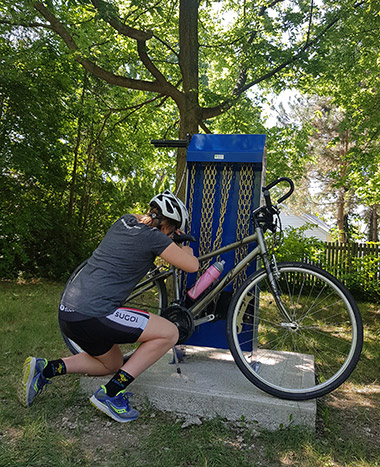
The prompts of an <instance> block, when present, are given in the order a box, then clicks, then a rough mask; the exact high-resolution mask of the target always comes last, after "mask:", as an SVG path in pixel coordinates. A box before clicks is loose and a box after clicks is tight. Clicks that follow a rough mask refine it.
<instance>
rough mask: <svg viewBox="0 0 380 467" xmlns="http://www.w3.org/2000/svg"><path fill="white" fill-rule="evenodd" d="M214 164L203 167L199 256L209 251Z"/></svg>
mask: <svg viewBox="0 0 380 467" xmlns="http://www.w3.org/2000/svg"><path fill="white" fill-rule="evenodd" d="M215 184H216V164H212V163H206V164H205V167H204V181H203V193H202V210H201V229H200V239H199V255H200V256H201V255H204V254H206V253H208V252H210V251H211V239H212V224H213V220H214V205H215ZM210 261H211V259H210V260H208V261H206V262H205V263H204V265H203V268H202V270H205V269H207V268H208V266H209V264H210Z"/></svg>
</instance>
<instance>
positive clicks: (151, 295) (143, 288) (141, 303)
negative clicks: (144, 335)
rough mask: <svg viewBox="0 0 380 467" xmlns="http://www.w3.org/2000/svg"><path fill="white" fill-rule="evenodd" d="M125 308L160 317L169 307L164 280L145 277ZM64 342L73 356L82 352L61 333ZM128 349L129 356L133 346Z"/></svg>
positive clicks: (126, 351) (124, 350) (125, 350)
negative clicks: (147, 312)
mask: <svg viewBox="0 0 380 467" xmlns="http://www.w3.org/2000/svg"><path fill="white" fill-rule="evenodd" d="M123 306H125V307H127V308H128V307H130V308H137V309H139V310H144V311H149V312H150V313H154V314H157V315H160V314H161V312H162V311H163V310H164V309H165V308H167V306H168V297H167V292H166V286H165V281H164V279H158V280H154V279H153V280H152V279H151V278H150V277H149V276H146V277H144V278H143V279H142V280H141V281H140V282H139V283H138V284H137V286H136V287H135V288H134V290H133V291H132V293H131V294H130V296H129V297H128V299H127V300H126V302H125V303H124V304H123ZM61 334H62V337H63V340H64V341H65V344H66V346H67V347H68V349H69V350H70V352H71V353H72V354H74V355H75V354H77V353H80V352H82V349H81V347H80V346H79V345H78V344H77V343H75V342H74V341H73V340H72V339H69V338H68V337H67V336H65V334H64V333H63V332H62V331H61ZM126 347H128V349H122V351H123V353H125V354H127V353H129V351H130V350H131V349H130V347H131V345H130V344H129V345H127V344H126Z"/></svg>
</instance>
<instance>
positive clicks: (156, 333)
mask: <svg viewBox="0 0 380 467" xmlns="http://www.w3.org/2000/svg"><path fill="white" fill-rule="evenodd" d="M153 339H165V340H166V341H167V342H168V343H169V344H171V345H172V346H173V345H175V344H176V343H177V341H178V328H177V326H176V325H175V324H174V323H172V322H171V321H169V320H167V319H165V318H161V316H157V315H151V316H150V319H149V321H148V324H147V326H146V328H145V330H144V331H143V333H142V334H141V336H140V339H139V341H140V342H143V341H147V340H153Z"/></svg>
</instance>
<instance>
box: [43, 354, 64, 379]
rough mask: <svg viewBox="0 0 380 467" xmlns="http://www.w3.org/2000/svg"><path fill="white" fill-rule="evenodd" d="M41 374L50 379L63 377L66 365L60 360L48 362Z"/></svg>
mask: <svg viewBox="0 0 380 467" xmlns="http://www.w3.org/2000/svg"><path fill="white" fill-rule="evenodd" d="M42 374H43V375H44V376H45V378H52V377H53V376H59V375H65V374H66V365H65V363H64V361H63V360H62V359H61V358H60V359H59V360H49V361H48V364H47V365H46V367H45V368H44V371H43V372H42Z"/></svg>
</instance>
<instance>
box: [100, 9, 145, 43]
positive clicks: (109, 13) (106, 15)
mask: <svg viewBox="0 0 380 467" xmlns="http://www.w3.org/2000/svg"><path fill="white" fill-rule="evenodd" d="M91 3H92V4H93V5H94V7H95V8H96V9H97V10H98V12H99V13H100V15H101V17H102V19H103V20H104V21H106V22H107V23H109V24H110V25H111V26H112V27H113V28H114V29H116V31H118V32H119V33H120V34H122V35H123V36H128V37H130V38H131V39H135V40H136V41H147V40H149V39H151V37H152V36H153V32H152V31H140V30H139V29H135V28H131V27H130V26H127V25H126V24H124V23H123V22H122V21H120V19H119V18H118V17H117V15H116V12H115V11H114V9H113V6H112V5H109V4H107V3H105V2H103V1H102V0H91Z"/></svg>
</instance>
